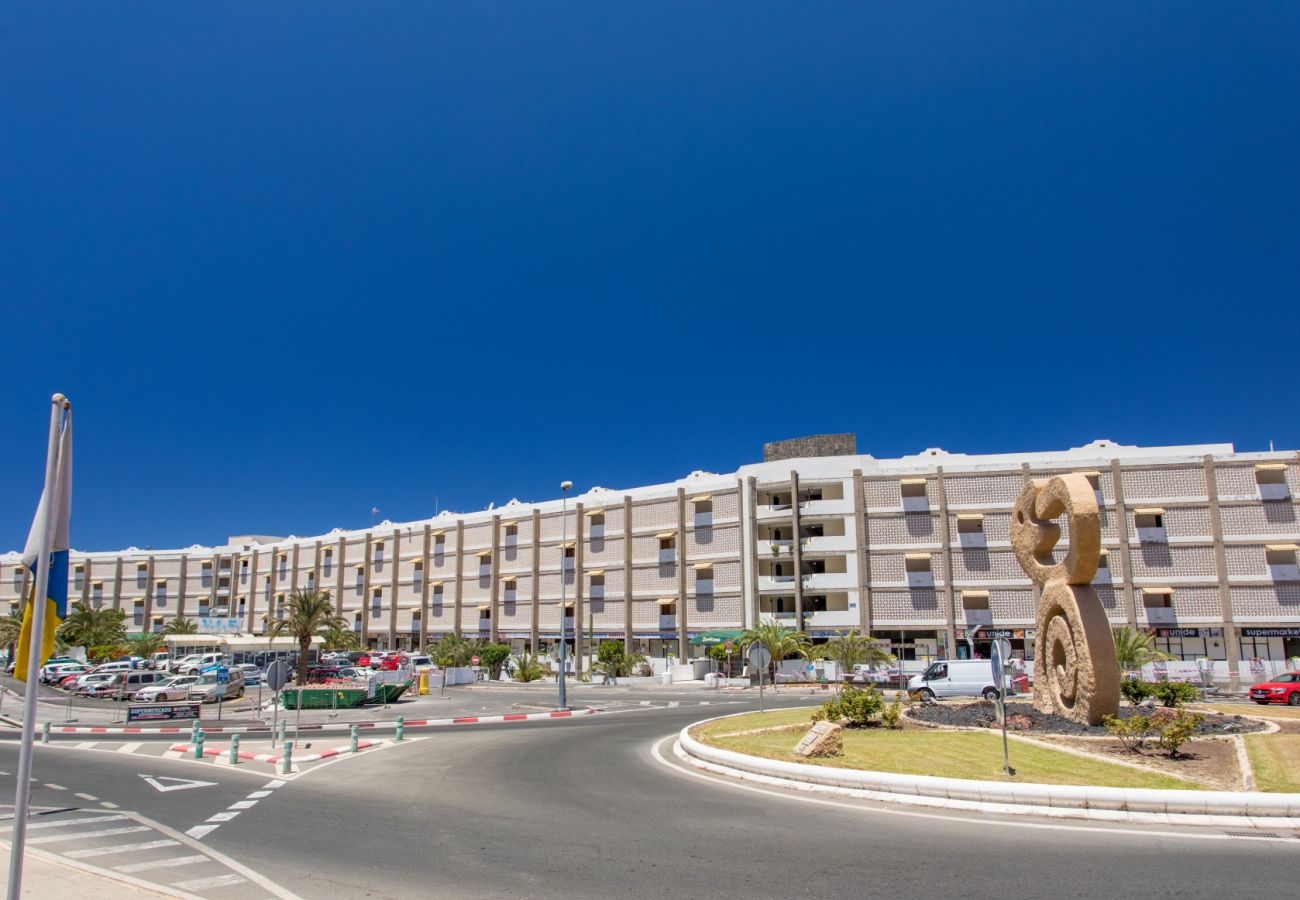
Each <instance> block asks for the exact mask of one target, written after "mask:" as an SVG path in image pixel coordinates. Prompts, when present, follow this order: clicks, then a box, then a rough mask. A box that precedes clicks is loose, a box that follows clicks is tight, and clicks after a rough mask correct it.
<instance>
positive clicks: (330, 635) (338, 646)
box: [320, 622, 361, 650]
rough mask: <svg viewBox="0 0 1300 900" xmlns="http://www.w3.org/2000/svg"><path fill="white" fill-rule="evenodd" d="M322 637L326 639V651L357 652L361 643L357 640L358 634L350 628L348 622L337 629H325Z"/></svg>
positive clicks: (331, 627) (321, 634)
mask: <svg viewBox="0 0 1300 900" xmlns="http://www.w3.org/2000/svg"><path fill="white" fill-rule="evenodd" d="M320 636H321V637H323V638H324V639H325V649H326V650H355V649H356V648H357V647H358V645H360V643H361V642H360V641H359V640H357V633H356V632H355V631H353V630H352V629H351V628H348V626H347V623H346V622H344V623H342V624H341V625H339V626H338V627H337V628H335V627H333V626H330V627H328V628H326V629H324V630H323V631H322V632H321V633H320Z"/></svg>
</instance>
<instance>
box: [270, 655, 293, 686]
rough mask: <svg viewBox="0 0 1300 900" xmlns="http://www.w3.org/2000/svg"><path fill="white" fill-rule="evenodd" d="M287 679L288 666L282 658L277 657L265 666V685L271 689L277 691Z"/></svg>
mask: <svg viewBox="0 0 1300 900" xmlns="http://www.w3.org/2000/svg"><path fill="white" fill-rule="evenodd" d="M288 680H289V667H288V666H287V665H286V664H285V661H284V660H282V659H277V660H276V661H275V662H273V663H271V664H270V665H269V666H267V667H266V686H267V687H269V688H270V689H271V690H273V691H278V690H279V689H280V688H282V687H284V683H285V682H286V681H288Z"/></svg>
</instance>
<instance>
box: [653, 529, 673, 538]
mask: <svg viewBox="0 0 1300 900" xmlns="http://www.w3.org/2000/svg"><path fill="white" fill-rule="evenodd" d="M655 537H657V538H659V540H663V539H664V538H670V537H677V532H675V531H661V532H659V533H658V534H656V535H655Z"/></svg>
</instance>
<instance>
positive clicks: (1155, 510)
mask: <svg viewBox="0 0 1300 900" xmlns="http://www.w3.org/2000/svg"><path fill="white" fill-rule="evenodd" d="M1164 514H1165V509H1164V507H1163V506H1140V507H1138V508H1137V509H1135V510H1133V515H1135V516H1163V515H1164Z"/></svg>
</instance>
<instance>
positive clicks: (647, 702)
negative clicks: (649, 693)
mask: <svg viewBox="0 0 1300 900" xmlns="http://www.w3.org/2000/svg"><path fill="white" fill-rule="evenodd" d="M641 705H642V706H649V705H650V701H649V700H642V701H641Z"/></svg>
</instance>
